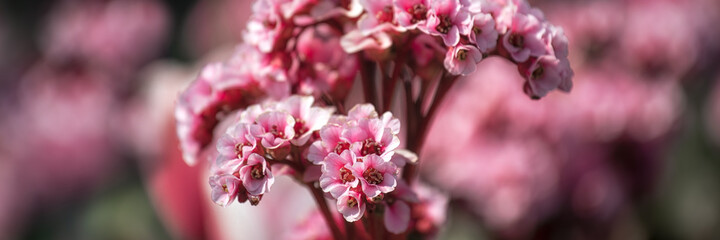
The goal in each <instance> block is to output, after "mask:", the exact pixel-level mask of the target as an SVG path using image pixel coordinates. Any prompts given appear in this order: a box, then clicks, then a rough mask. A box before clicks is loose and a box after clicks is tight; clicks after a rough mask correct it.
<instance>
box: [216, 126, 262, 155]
mask: <svg viewBox="0 0 720 240" xmlns="http://www.w3.org/2000/svg"><path fill="white" fill-rule="evenodd" d="M251 127H252V128H257V127H258V126H257V125H248V124H245V123H239V124H237V125H235V126H231V127H230V128H228V129H227V131H226V132H225V135H223V136H222V137H220V139H218V141H217V151H218V153H219V155H218V158H219V159H223V160H226V159H239V160H245V159H246V158H247V156H248V155H249V154H250V153H251V152H253V151H255V149H256V147H257V140H256V139H255V137H254V136H253V135H252V134H250V132H251V131H250V128H251Z"/></svg>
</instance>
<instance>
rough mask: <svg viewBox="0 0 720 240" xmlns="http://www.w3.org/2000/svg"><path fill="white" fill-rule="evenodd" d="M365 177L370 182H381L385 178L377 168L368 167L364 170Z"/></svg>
mask: <svg viewBox="0 0 720 240" xmlns="http://www.w3.org/2000/svg"><path fill="white" fill-rule="evenodd" d="M363 178H365V180H367V182H368V183H370V184H380V183H381V182H382V181H383V180H384V179H383V175H382V173H381V172H380V171H378V170H377V169H375V168H368V169H367V170H365V172H363Z"/></svg>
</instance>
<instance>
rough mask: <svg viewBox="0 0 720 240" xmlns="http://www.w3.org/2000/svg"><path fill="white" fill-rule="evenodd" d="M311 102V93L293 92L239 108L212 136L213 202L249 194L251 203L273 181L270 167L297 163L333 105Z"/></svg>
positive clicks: (240, 197)
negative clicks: (217, 134) (279, 99)
mask: <svg viewBox="0 0 720 240" xmlns="http://www.w3.org/2000/svg"><path fill="white" fill-rule="evenodd" d="M313 102H314V99H313V97H310V96H298V95H293V96H291V97H288V98H287V99H285V100H284V101H282V102H274V101H271V102H265V103H263V104H256V105H251V106H249V107H248V108H247V109H246V110H244V111H242V112H239V114H238V116H237V117H238V119H237V121H235V123H234V124H233V125H232V126H230V127H228V128H227V131H226V132H225V134H224V135H223V136H222V137H221V138H220V139H218V141H217V151H218V156H217V159H216V161H215V164H214V165H213V169H214V175H213V176H211V177H210V186H211V188H212V199H213V201H214V202H215V203H217V204H219V205H221V206H227V205H228V204H230V203H231V202H232V201H233V200H234V198H235V197H236V196H237V198H238V201H240V202H244V201H246V200H247V199H250V200H251V203H252V204H253V205H255V204H257V203H258V202H259V201H260V199H261V197H262V195H263V194H265V193H266V192H268V191H269V190H270V187H272V185H273V182H274V181H275V178H274V175H273V171H272V168H271V167H273V166H274V165H275V164H278V163H287V164H294V165H300V164H302V162H301V159H302V157H301V155H300V154H301V153H302V152H303V147H304V146H306V145H307V144H306V143H307V142H308V140H309V139H310V138H311V137H312V135H313V133H316V132H317V131H318V130H319V129H320V128H321V127H322V126H323V125H325V124H326V123H327V122H328V120H329V119H330V116H331V115H332V113H333V111H334V110H333V109H332V108H325V107H313V106H312V105H313ZM290 162H291V163H290Z"/></svg>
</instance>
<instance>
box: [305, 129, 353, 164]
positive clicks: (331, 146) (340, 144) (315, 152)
mask: <svg viewBox="0 0 720 240" xmlns="http://www.w3.org/2000/svg"><path fill="white" fill-rule="evenodd" d="M342 131H343V127H342V126H340V125H337V124H328V125H325V126H324V127H322V128H321V129H320V140H318V141H315V142H314V143H312V145H310V147H309V148H308V160H309V161H310V162H312V163H313V164H317V165H319V164H321V162H322V161H323V160H324V159H325V157H326V156H328V154H330V153H331V152H334V153H336V154H340V153H342V152H343V151H344V150H348V149H350V142H349V141H348V140H347V139H345V138H343V137H342Z"/></svg>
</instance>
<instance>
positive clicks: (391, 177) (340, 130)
mask: <svg viewBox="0 0 720 240" xmlns="http://www.w3.org/2000/svg"><path fill="white" fill-rule="evenodd" d="M399 131H400V121H399V120H398V119H397V118H394V117H393V116H392V114H391V113H389V112H386V113H385V114H383V115H382V118H379V117H378V114H377V113H376V112H375V109H374V108H373V106H372V105H369V104H363V105H358V106H356V107H354V108H353V109H351V110H350V111H349V113H348V116H347V117H337V118H335V119H333V121H331V124H328V125H327V126H325V127H323V128H322V129H321V130H320V139H319V140H317V141H315V142H314V143H313V144H312V145H311V146H310V149H309V152H308V159H309V160H310V161H312V162H313V163H314V164H318V165H322V176H320V187H322V189H323V191H325V192H327V193H330V195H331V196H332V197H333V198H335V199H337V208H338V210H339V211H340V213H342V215H343V217H345V220H347V221H349V222H354V221H357V220H359V219H360V218H361V217H362V216H363V214H364V213H365V208H366V207H365V205H366V202H368V203H372V204H376V203H380V202H381V201H382V200H383V196H384V194H387V193H390V192H392V191H393V190H395V187H396V186H397V181H398V180H397V176H398V167H397V166H396V164H395V163H393V162H392V161H391V160H392V157H393V155H394V153H395V149H396V148H397V147H398V146H399V144H400V140H399V139H398V137H397V134H398V133H399ZM402 230H404V229H402Z"/></svg>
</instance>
